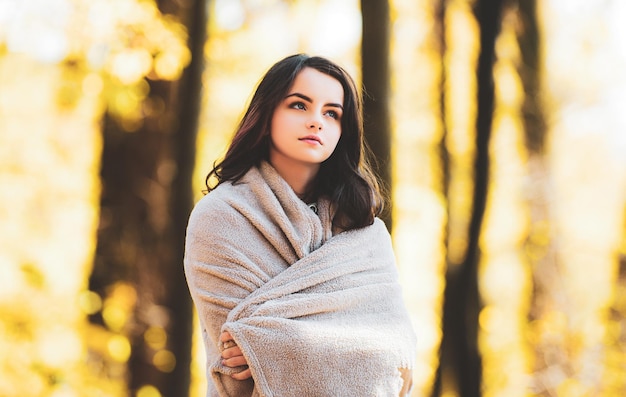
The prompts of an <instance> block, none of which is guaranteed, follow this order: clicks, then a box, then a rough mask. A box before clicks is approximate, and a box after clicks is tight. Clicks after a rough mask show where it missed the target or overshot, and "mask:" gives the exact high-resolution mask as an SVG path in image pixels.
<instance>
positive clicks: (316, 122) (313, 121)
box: [308, 118, 323, 130]
mask: <svg viewBox="0 0 626 397" xmlns="http://www.w3.org/2000/svg"><path fill="white" fill-rule="evenodd" d="M308 126H309V128H315V129H318V130H321V129H322V126H323V123H322V121H321V120H319V119H318V118H313V119H311V121H309V123H308Z"/></svg>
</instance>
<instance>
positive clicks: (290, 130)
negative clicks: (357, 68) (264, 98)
mask: <svg viewBox="0 0 626 397" xmlns="http://www.w3.org/2000/svg"><path fill="white" fill-rule="evenodd" d="M343 95H344V93H343V87H342V86H341V83H339V81H337V80H336V79H335V78H333V77H331V76H329V75H327V74H324V73H321V72H319V71H317V70H316V69H313V68H310V67H307V68H304V69H302V70H301V71H300V73H298V75H297V76H296V78H295V80H294V83H293V85H292V87H291V88H290V89H289V90H288V91H287V95H286V96H285V97H284V98H283V99H282V100H281V101H280V102H279V104H278V106H277V107H276V109H275V110H274V114H273V116H272V124H271V132H270V138H271V145H270V153H269V160H270V163H271V164H272V165H273V166H274V167H276V168H284V167H302V166H303V165H304V166H308V167H312V168H313V169H318V168H319V165H320V163H322V162H323V161H324V160H326V159H328V158H329V157H330V155H331V154H332V153H333V151H334V150H335V147H336V146H337V142H339V137H340V136H341V117H342V115H343Z"/></svg>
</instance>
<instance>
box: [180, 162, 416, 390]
mask: <svg viewBox="0 0 626 397" xmlns="http://www.w3.org/2000/svg"><path fill="white" fill-rule="evenodd" d="M318 213H319V216H318V215H316V214H315V213H314V212H313V211H311V210H310V209H309V207H308V206H307V205H306V204H305V203H303V202H302V201H301V200H300V199H298V197H297V196H296V195H295V194H294V192H293V190H292V189H291V188H290V187H289V185H288V184H287V183H286V182H285V181H284V180H283V179H282V178H281V177H280V176H279V175H278V173H277V172H276V171H275V170H274V169H273V168H272V167H271V166H270V165H269V164H267V163H262V164H261V166H260V167H259V168H256V167H253V168H252V169H251V170H250V171H249V172H248V173H247V174H246V175H245V176H244V177H243V178H242V179H241V180H240V181H239V182H237V183H236V184H231V183H223V184H221V185H220V186H219V187H218V188H217V189H215V190H213V191H212V192H211V193H210V194H208V195H207V196H205V197H204V198H202V199H201V200H200V201H199V202H198V204H197V205H196V207H195V208H194V210H193V212H192V214H191V217H190V220H189V225H188V229H187V241H186V253H185V273H186V276H187V282H188V284H189V289H190V291H191V295H192V298H193V300H194V304H195V306H196V308H197V310H198V314H199V318H200V323H201V326H202V329H203V337H204V343H205V348H206V352H207V360H208V362H207V377H208V392H207V395H208V396H237V397H239V396H276V397H278V396H294V397H295V396H315V397H323V396H398V395H399V393H400V390H401V387H402V384H403V381H402V378H401V376H400V369H401V368H409V369H410V368H412V367H413V364H414V358H415V334H414V331H413V329H412V327H411V323H410V320H409V317H408V314H407V312H406V309H405V306H404V303H403V300H402V294H401V289H400V285H399V283H398V279H397V278H398V276H397V271H396V267H395V259H394V254H393V251H392V246H391V240H390V237H389V233H388V232H387V229H386V227H385V225H384V223H383V222H382V221H380V220H379V219H376V221H375V222H374V224H372V225H371V226H368V227H365V228H361V229H357V230H352V231H347V232H342V233H338V234H335V235H333V233H332V227H331V208H330V206H329V203H328V201H326V200H320V201H319V202H318ZM222 331H228V332H230V334H231V335H232V336H233V339H234V340H235V342H236V343H237V344H238V345H239V347H240V348H241V350H242V352H243V354H244V356H245V358H246V360H247V362H248V364H249V366H250V369H251V372H252V379H249V380H247V381H236V380H233V379H232V378H231V377H230V376H229V375H230V374H232V373H233V372H237V371H238V370H239V369H235V370H234V371H233V369H230V368H227V367H224V366H222V365H221V363H220V361H221V360H220V350H221V349H222V346H221V345H220V343H219V335H220V333H221V332H222Z"/></svg>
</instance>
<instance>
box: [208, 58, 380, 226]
mask: <svg viewBox="0 0 626 397" xmlns="http://www.w3.org/2000/svg"><path fill="white" fill-rule="evenodd" d="M307 67H309V68H313V69H315V70H317V71H319V72H321V73H324V74H327V75H329V76H331V77H333V78H334V79H336V80H337V81H339V83H341V86H342V87H343V91H344V103H343V115H342V117H341V137H340V138H339V142H338V143H337V147H336V148H335V150H334V152H333V154H332V155H331V156H330V157H329V158H328V159H327V160H326V161H324V162H323V163H322V164H321V165H320V169H319V172H318V174H317V176H316V178H315V181H314V184H313V185H314V186H313V191H312V194H313V196H315V197H321V196H326V197H328V198H329V199H330V200H331V201H332V202H333V204H334V206H335V208H336V212H335V217H334V219H333V225H335V226H336V227H338V228H340V229H343V230H350V229H355V228H360V227H364V226H367V225H370V224H372V222H373V221H374V217H375V216H378V215H380V213H381V211H382V209H383V202H384V201H383V197H382V194H381V191H380V187H379V184H378V181H377V180H376V178H375V176H374V174H373V172H372V170H371V167H370V166H369V164H368V160H367V156H366V153H368V151H367V150H366V146H365V142H364V141H363V114H362V99H361V96H360V94H359V91H358V90H357V87H356V84H355V83H354V80H353V79H352V78H351V77H350V75H349V74H348V73H347V72H346V71H345V70H344V69H343V68H341V67H340V66H338V65H336V64H335V63H333V62H331V61H329V60H327V59H325V58H322V57H311V56H308V55H305V54H297V55H292V56H289V57H286V58H284V59H282V60H281V61H279V62H277V63H276V64H274V66H272V67H271V68H270V69H269V70H268V71H267V73H266V74H265V76H264V77H263V78H262V80H261V82H260V83H259V85H258V87H257V89H256V91H255V93H254V96H253V97H252V100H251V101H250V105H249V106H248V109H247V110H246V113H245V114H244V116H243V118H242V120H241V122H240V124H239V126H238V128H237V130H236V133H235V136H234V137H233V140H232V142H231V144H230V146H229V148H228V150H227V152H226V155H225V156H224V158H223V159H222V160H221V161H220V162H218V163H216V164H215V165H214V167H213V169H212V170H211V172H209V174H208V175H207V177H206V181H205V182H206V185H207V191H208V192H210V191H211V190H213V189H215V188H216V187H217V186H219V185H220V184H221V183H223V182H226V181H230V182H233V183H236V182H237V181H238V180H239V179H241V177H243V175H244V174H245V173H246V172H248V170H249V169H250V168H251V167H253V166H258V165H259V164H260V163H261V161H263V160H268V159H269V147H270V128H271V122H272V116H273V114H274V110H275V109H276V107H277V106H278V105H279V103H280V102H281V101H282V100H283V98H284V97H285V95H286V94H287V93H288V90H289V89H290V88H291V86H292V85H293V82H294V80H295V78H296V76H297V75H298V73H299V72H300V71H301V70H302V69H304V68H307ZM212 178H215V179H217V183H216V184H215V185H214V186H211V184H210V180H211V179H212Z"/></svg>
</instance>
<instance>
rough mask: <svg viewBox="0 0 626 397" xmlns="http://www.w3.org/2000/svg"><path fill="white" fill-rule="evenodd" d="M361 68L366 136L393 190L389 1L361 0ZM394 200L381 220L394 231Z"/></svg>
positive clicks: (377, 166)
mask: <svg viewBox="0 0 626 397" xmlns="http://www.w3.org/2000/svg"><path fill="white" fill-rule="evenodd" d="M361 16H362V19H363V38H362V42H361V68H362V84H363V111H364V115H365V116H364V117H365V119H364V124H365V127H364V128H365V139H366V142H367V144H368V146H369V148H370V149H371V151H372V153H373V155H374V159H375V162H376V163H375V164H374V165H375V169H376V171H377V173H378V175H379V176H380V178H381V180H382V181H383V186H384V188H385V190H387V191H388V192H391V189H390V187H391V121H390V113H389V100H390V81H389V79H390V77H389V76H390V74H389V40H390V32H389V29H390V28H389V2H388V1H387V0H362V1H361ZM390 206H391V200H389V202H388V203H387V208H386V210H385V212H384V214H383V215H382V219H383V220H384V221H385V223H386V224H387V228H389V229H390V230H391V228H392V219H391V208H390Z"/></svg>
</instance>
